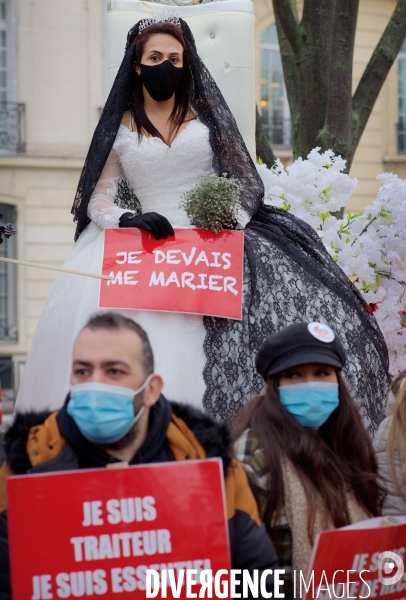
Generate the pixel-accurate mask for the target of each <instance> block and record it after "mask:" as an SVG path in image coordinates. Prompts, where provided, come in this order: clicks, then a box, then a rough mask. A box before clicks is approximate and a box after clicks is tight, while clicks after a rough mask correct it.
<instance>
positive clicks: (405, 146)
mask: <svg viewBox="0 0 406 600" xmlns="http://www.w3.org/2000/svg"><path fill="white" fill-rule="evenodd" d="M397 129H398V152H399V154H405V153H406V123H398V124H397Z"/></svg>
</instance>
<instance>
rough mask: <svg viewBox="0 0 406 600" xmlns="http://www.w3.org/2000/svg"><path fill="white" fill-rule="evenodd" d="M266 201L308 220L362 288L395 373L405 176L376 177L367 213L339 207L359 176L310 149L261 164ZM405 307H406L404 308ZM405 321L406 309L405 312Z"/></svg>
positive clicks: (405, 358) (405, 351)
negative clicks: (289, 161) (269, 164)
mask: <svg viewBox="0 0 406 600" xmlns="http://www.w3.org/2000/svg"><path fill="white" fill-rule="evenodd" d="M257 168H258V171H259V173H260V175H261V177H262V179H263V181H264V184H265V197H266V200H265V201H266V203H267V204H272V205H273V206H277V207H279V208H283V209H284V210H287V211H289V212H291V213H292V214H294V215H296V216H297V217H299V218H301V219H303V220H304V221H306V222H307V223H309V224H310V225H311V226H312V227H313V228H314V229H316V231H317V233H318V234H319V236H320V237H321V239H322V240H323V243H324V244H325V246H326V248H327V250H328V252H329V253H330V255H331V256H332V257H333V259H334V260H335V261H337V263H338V264H339V265H340V267H341V268H342V269H343V271H344V272H345V273H346V275H347V276H348V277H349V278H350V279H351V281H353V283H354V284H355V286H356V287H357V288H358V290H359V291H360V292H361V294H362V295H363V297H364V298H365V300H366V302H367V303H368V309H369V310H370V311H371V312H373V313H374V315H375V317H376V319H377V321H378V323H379V326H380V328H381V330H382V333H383V335H384V336H385V339H386V343H387V345H388V349H389V355H390V371H391V373H392V374H393V375H396V373H397V372H398V371H400V370H402V369H405V368H406V329H405V328H403V327H402V325H401V318H400V316H399V311H403V310H404V309H406V181H403V180H402V179H399V178H398V176H397V175H393V174H392V173H383V174H382V175H380V176H379V177H378V180H379V181H380V183H381V184H382V185H381V188H380V190H379V192H378V196H377V198H376V200H375V201H374V202H373V203H372V204H371V205H370V206H368V207H367V208H366V209H365V211H364V212H363V213H360V214H351V213H350V212H346V213H345V214H344V218H343V219H336V218H335V217H334V216H332V213H337V212H338V211H339V210H340V209H341V208H343V207H345V206H346V204H347V203H348V201H349V199H350V196H351V194H352V193H353V192H354V191H355V189H356V187H357V180H356V179H352V178H350V177H349V176H348V175H346V174H345V173H343V172H342V171H343V170H344V168H345V161H344V160H343V159H342V158H341V157H339V156H335V155H334V153H333V152H332V151H331V150H329V151H327V152H324V153H321V152H320V148H315V149H314V150H312V151H311V152H310V154H309V155H308V157H307V159H306V160H303V159H301V158H300V159H298V160H296V161H295V162H294V163H293V164H292V165H291V166H289V167H287V169H286V170H285V168H284V167H283V165H282V163H281V162H280V161H278V162H277V164H276V165H275V166H274V167H273V168H272V169H267V168H266V167H265V166H264V165H258V166H257ZM405 313H406V310H405ZM404 321H405V324H406V314H405V317H404Z"/></svg>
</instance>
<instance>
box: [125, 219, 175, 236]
mask: <svg viewBox="0 0 406 600" xmlns="http://www.w3.org/2000/svg"><path fill="white" fill-rule="evenodd" d="M118 223H119V227H138V229H145V231H150V232H151V233H152V235H153V236H154V238H155V239H156V240H162V239H166V238H167V237H168V235H174V233H175V232H174V231H173V227H172V225H171V224H170V223H169V221H168V219H167V218H166V217H164V216H162V215H159V214H158V213H156V212H147V213H144V214H143V215H135V214H134V213H131V212H126V213H124V214H123V215H121V217H120V220H119V222H118Z"/></svg>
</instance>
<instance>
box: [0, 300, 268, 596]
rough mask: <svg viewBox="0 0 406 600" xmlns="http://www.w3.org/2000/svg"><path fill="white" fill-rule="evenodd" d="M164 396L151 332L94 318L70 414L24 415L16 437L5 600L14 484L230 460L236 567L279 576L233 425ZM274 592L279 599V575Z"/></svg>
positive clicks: (1, 529)
mask: <svg viewBox="0 0 406 600" xmlns="http://www.w3.org/2000/svg"><path fill="white" fill-rule="evenodd" d="M162 387H163V380H162V377H161V376H160V375H158V374H157V373H155V372H154V358H153V354H152V350H151V346H150V343H149V340H148V336H147V335H146V333H145V331H144V330H143V329H142V328H141V327H140V326H139V325H137V324H136V323H135V322H134V321H133V320H131V319H127V318H125V317H124V316H122V315H119V314H117V313H112V312H106V313H101V314H97V315H95V316H94V317H92V318H91V319H90V320H89V322H88V323H87V325H86V326H85V328H84V329H83V330H82V331H81V332H80V333H79V335H78V337H77V339H76V342H75V345H74V349H73V361H72V374H71V390H70V393H69V395H68V397H67V398H66V401H65V404H64V406H63V407H62V409H61V410H60V411H59V412H57V413H56V412H55V413H52V414H49V415H46V414H44V413H41V414H35V413H29V414H28V413H27V414H17V415H16V416H15V419H14V422H13V425H12V426H11V428H10V429H9V431H8V432H7V434H6V461H7V462H6V464H5V465H4V466H3V467H2V469H0V600H11V591H10V579H9V563H8V538H7V510H6V508H7V506H6V494H5V489H4V487H5V479H6V477H7V476H8V475H12V474H28V475H29V474H31V473H34V474H35V473H49V472H54V471H68V470H73V469H83V468H98V467H101V468H103V467H106V466H107V465H109V464H110V463H118V462H126V463H128V464H130V465H135V464H150V463H157V462H161V463H162V462H171V461H174V460H187V459H195V460H196V459H204V458H209V457H220V458H221V459H222V460H223V464H224V471H225V479H226V485H225V495H226V501H227V502H226V506H227V511H228V519H229V520H228V523H229V540H230V553H231V564H232V567H233V568H238V569H244V568H247V569H249V570H250V571H252V570H256V569H258V570H259V571H262V570H264V569H272V570H273V569H275V567H276V566H277V561H276V555H275V551H274V549H273V546H272V543H271V542H270V540H269V538H268V536H267V534H266V531H265V528H264V526H263V525H261V524H260V520H259V517H258V511H257V508H256V504H255V500H254V498H253V496H252V493H251V491H250V489H249V486H248V481H247V478H246V476H245V473H244V471H243V468H242V466H241V465H240V464H239V463H238V462H237V461H236V460H235V459H234V458H233V455H232V452H231V449H230V442H229V439H228V433H227V431H226V429H225V427H224V425H222V424H218V423H214V422H213V421H211V419H210V418H209V417H208V416H207V415H204V414H202V413H200V412H199V411H197V410H196V409H193V408H191V407H189V406H185V405H180V404H176V403H175V402H168V400H166V398H164V397H163V396H162V394H161V390H162ZM228 482H229V485H227V483H228ZM183 493H184V490H179V494H183ZM267 584H268V585H267V588H268V591H273V590H272V587H273V577H272V576H271V575H269V576H268V577H267ZM269 588H271V589H269ZM261 594H262V592H261Z"/></svg>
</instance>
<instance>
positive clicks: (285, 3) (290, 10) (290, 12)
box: [273, 0, 300, 56]
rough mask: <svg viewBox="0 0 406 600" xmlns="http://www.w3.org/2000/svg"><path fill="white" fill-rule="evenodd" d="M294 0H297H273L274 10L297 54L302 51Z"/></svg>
mask: <svg viewBox="0 0 406 600" xmlns="http://www.w3.org/2000/svg"><path fill="white" fill-rule="evenodd" d="M292 1H293V2H295V0H273V10H274V13H275V17H276V18H277V19H278V21H279V23H280V25H281V27H282V29H283V31H284V33H285V35H286V37H287V39H288V41H289V44H290V46H291V48H292V51H293V53H294V54H295V56H299V52H300V35H299V22H298V20H297V18H296V15H295V11H294V6H296V4H294V6H292Z"/></svg>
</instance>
